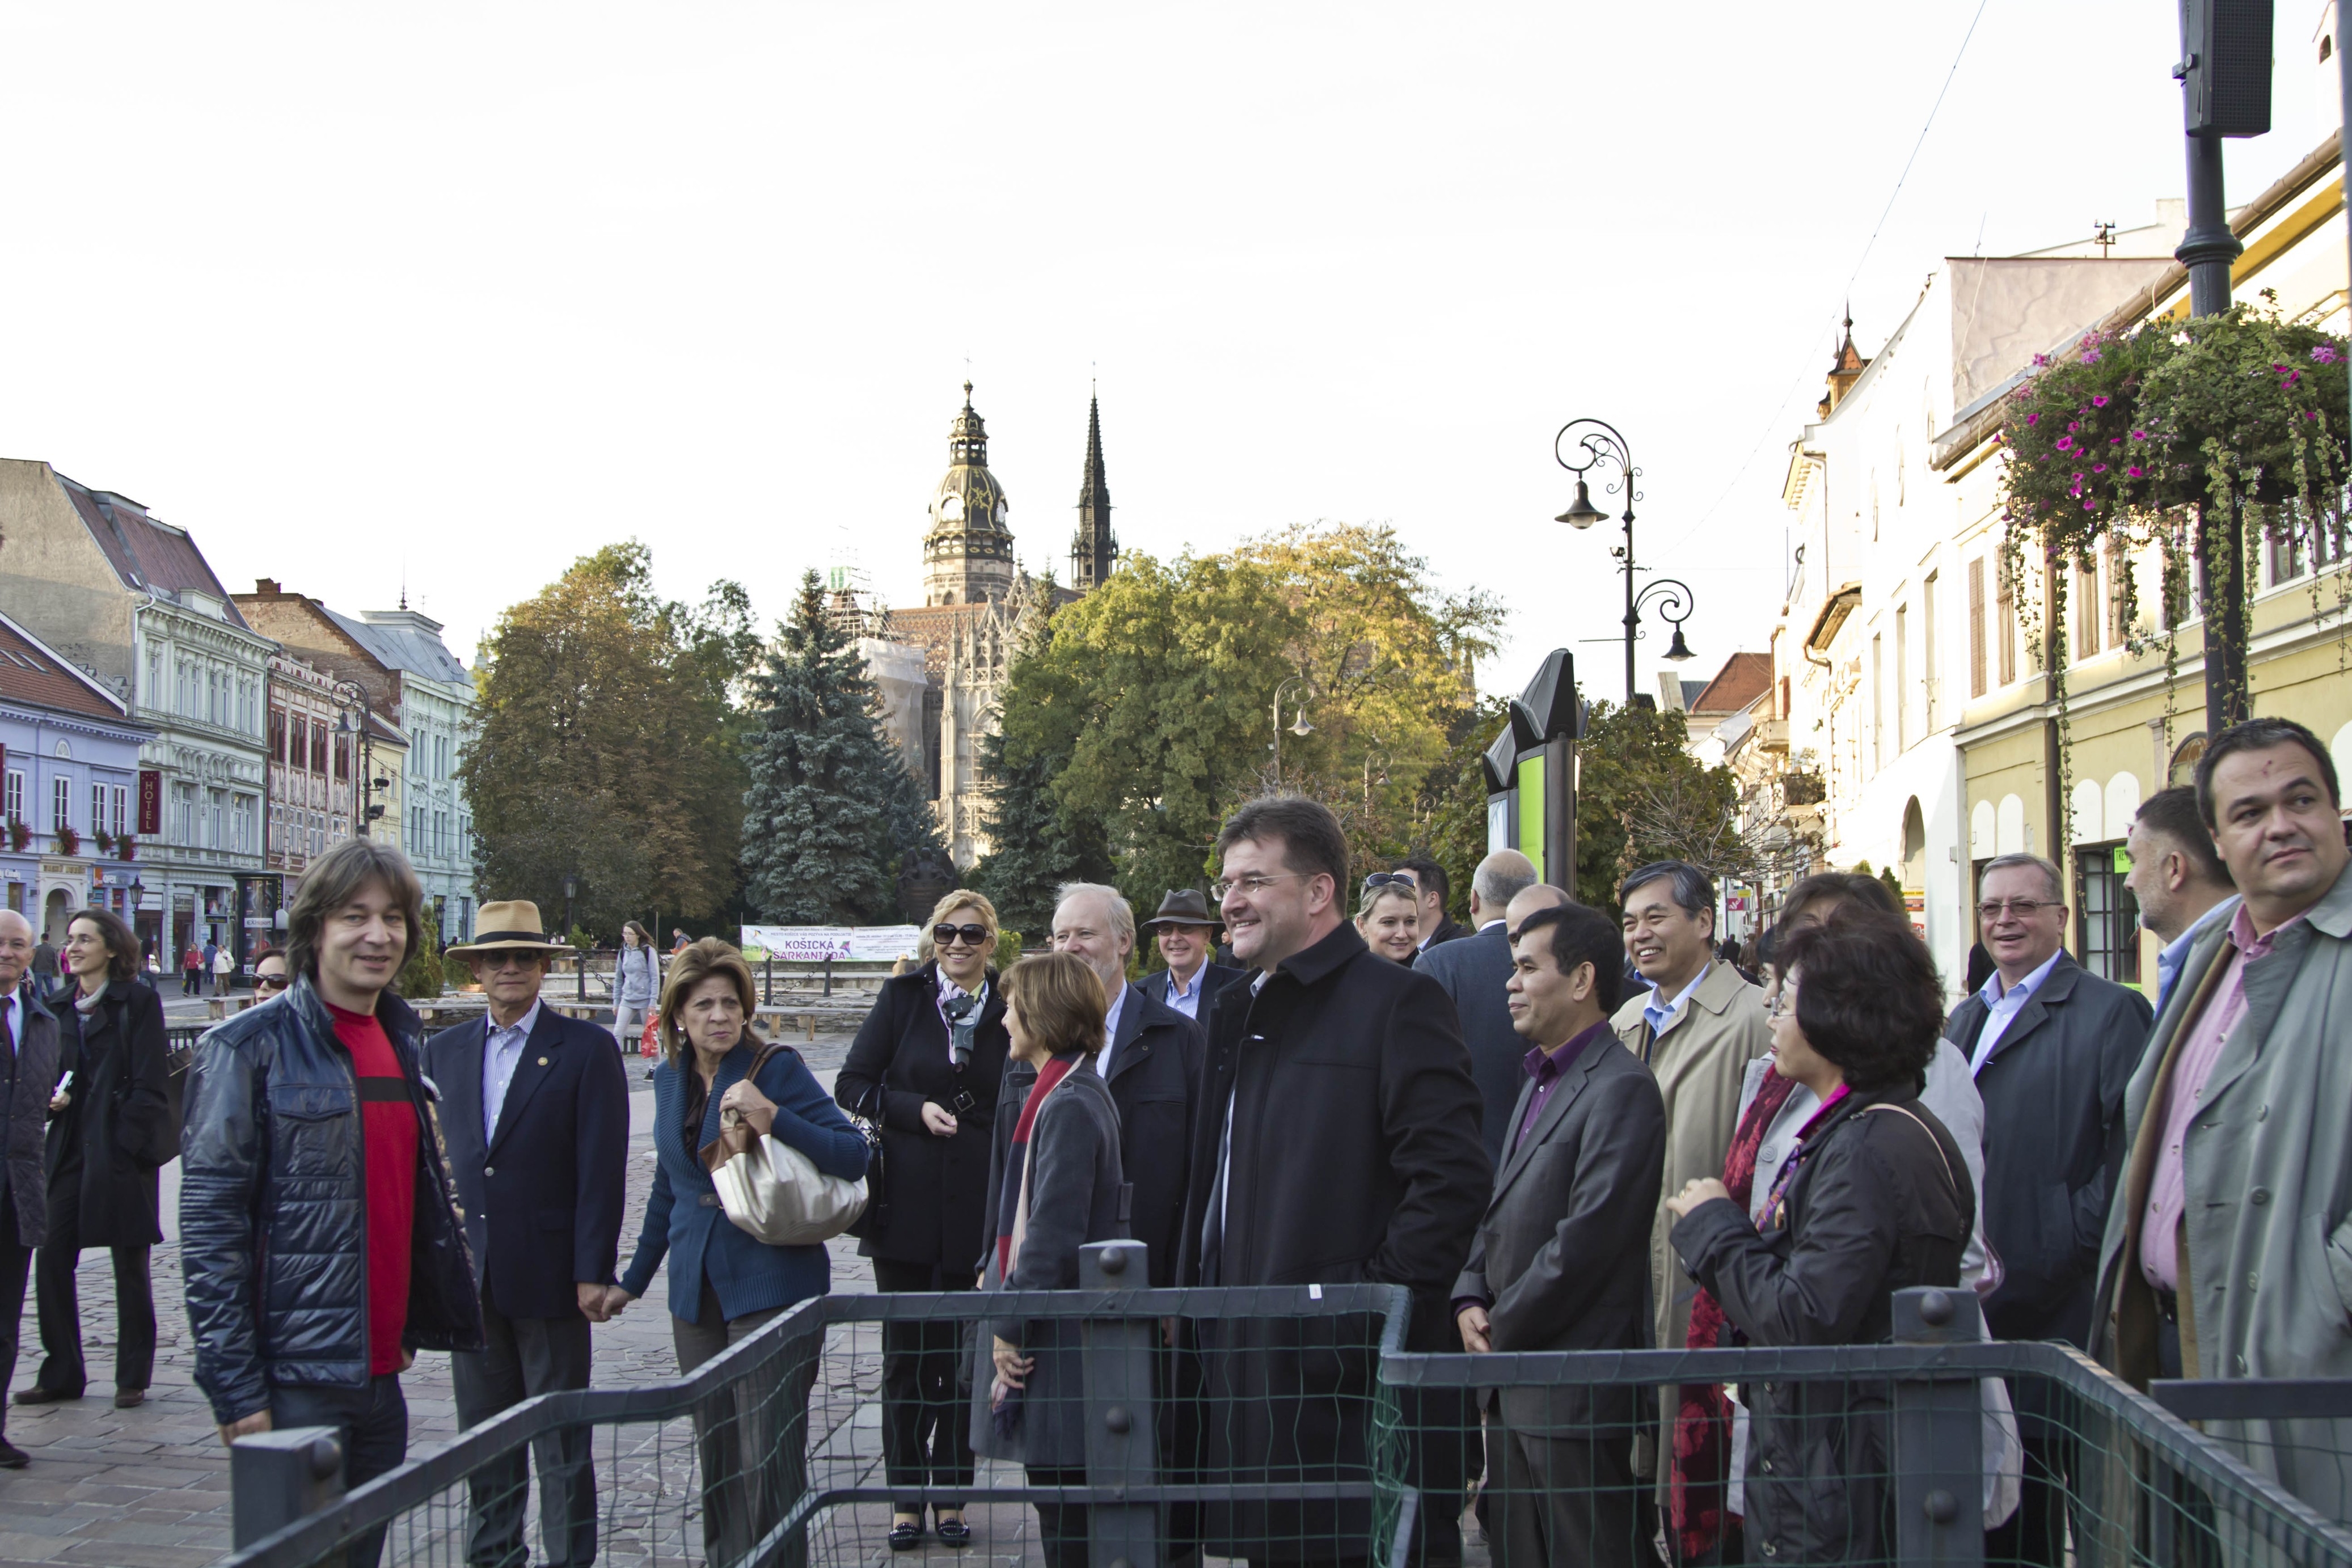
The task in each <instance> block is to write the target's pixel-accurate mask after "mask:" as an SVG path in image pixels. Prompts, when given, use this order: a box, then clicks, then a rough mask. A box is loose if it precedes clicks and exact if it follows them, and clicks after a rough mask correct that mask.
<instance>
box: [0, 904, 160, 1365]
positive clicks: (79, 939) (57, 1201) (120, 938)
mask: <svg viewBox="0 0 2352 1568" xmlns="http://www.w3.org/2000/svg"><path fill="white" fill-rule="evenodd" d="M61 956H62V957H63V959H64V961H65V964H66V967H67V969H68V972H69V973H71V975H72V976H73V977H74V982H75V991H74V995H73V997H72V1000H71V1005H70V1006H63V1005H60V1006H58V1007H56V1008H55V1009H53V1010H54V1011H55V1012H56V1013H57V1014H58V1020H59V1023H60V1025H61V1027H60V1029H59V1030H58V1039H59V1044H60V1046H61V1051H60V1057H61V1059H62V1065H63V1069H64V1071H68V1072H71V1073H72V1074H73V1082H72V1083H71V1084H70V1085H69V1086H68V1089H67V1091H66V1097H67V1103H66V1107H65V1109H64V1110H63V1111H62V1112H60V1113H58V1115H57V1116H56V1117H55V1118H54V1119H53V1120H52V1121H51V1122H50V1123H49V1147H48V1177H49V1234H48V1239H47V1240H46V1241H44V1242H43V1243H42V1244H41V1249H40V1256H39V1259H38V1261H37V1264H36V1265H35V1268H36V1289H37V1292H38V1295H37V1299H38V1302H39V1310H40V1322H41V1348H42V1349H43V1350H44V1351H46V1352H47V1357H46V1359H44V1360H43V1361H42V1363H41V1370H40V1374H39V1375H38V1376H37V1378H36V1379H35V1380H34V1383H33V1385H32V1386H31V1387H30V1388H27V1389H25V1390H24V1391H23V1392H21V1393H19V1394H18V1395H17V1396H16V1403H17V1404H19V1405H46V1404H49V1403H51V1402H53V1401H55V1400H59V1399H79V1398H80V1397H81V1395H82V1388H83V1385H84V1384H85V1383H86V1382H87V1381H88V1371H87V1369H86V1368H85V1367H84V1365H83V1364H82V1354H81V1304H80V1301H79V1299H78V1298H77V1293H76V1291H75V1289H74V1270H75V1266H76V1265H77V1264H78V1263H79V1261H80V1260H81V1249H83V1248H85V1247H104V1248H106V1249H109V1250H110V1251H111V1252H112V1253H113V1254H114V1312H115V1318H116V1336H117V1337H116V1342H115V1343H116V1349H115V1356H114V1403H115V1406H116V1407H117V1408H120V1409H125V1410H127V1409H129V1408H131V1406H134V1405H137V1404H139V1403H140V1402H141V1401H142V1400H143V1399H145V1398H146V1397H147V1384H148V1380H149V1378H150V1376H151V1375H152V1374H153V1372H154V1367H155V1298H154V1292H153V1290H152V1287H151V1286H150V1284H149V1281H148V1272H147V1252H148V1249H150V1248H152V1247H153V1246H154V1245H155V1244H156V1243H158V1242H160V1241H162V1240H163V1228H162V1227H161V1225H160V1224H159V1223H158V1221H159V1218H160V1205H159V1202H158V1195H157V1191H156V1188H157V1182H156V1172H157V1171H158V1170H159V1169H161V1168H162V1166H163V1164H164V1162H166V1161H167V1160H169V1159H171V1158H172V1157H173V1155H176V1154H177V1153H178V1152H179V1150H178V1148H177V1142H178V1139H177V1129H176V1128H174V1127H173V1124H172V1110H171V1099H170V1092H171V1078H170V1071H171V1070H170V1068H169V1066H168V1064H167V1061H166V1056H165V1041H164V1033H163V1000H162V998H159V997H157V996H156V994H155V992H154V989H153V988H152V987H149V986H144V985H142V984H140V983H139V981H138V979H137V976H138V973H139V939H138V938H137V937H136V936H132V935H131V927H130V926H128V925H124V924H123V922H122V918H121V916H120V915H115V914H114V913H113V912H112V911H110V910H105V909H85V910H83V911H82V912H81V913H80V914H79V915H75V916H74V917H73V920H72V922H71V923H70V924H69V925H68V926H67V928H66V943H65V946H64V948H63V950H62V954H61Z"/></svg>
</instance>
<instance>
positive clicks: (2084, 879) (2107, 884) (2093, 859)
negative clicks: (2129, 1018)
mask: <svg viewBox="0 0 2352 1568" xmlns="http://www.w3.org/2000/svg"><path fill="white" fill-rule="evenodd" d="M2130 869H2131V862H2129V861H2128V860H2127V859H2126V857H2125V855H2124V846H2123V841H2121V840H2116V841H2114V842H2111V843H2104V844H2084V845H2082V846H2080V847H2078V848H2077V849H2076V850H2075V851H2074V887H2075V901H2076V902H2077V903H2078V904H2081V905H2082V909H2081V912H2080V913H2079V914H2077V915H2075V917H2074V918H2075V927H2076V929H2075V936H2074V945H2075V948H2076V950H2077V951H2078V952H2080V953H2081V955H2082V965H2083V967H2084V968H2085V969H2088V970H2090V971H2091V973H2093V974H2094V975H2096V976H2098V977H2100V978H2102V979H2107V980H2113V981H2115V982H2116V984H2117V985H2119V986H2136V985H2137V984H2139V901H2138V900H2137V899H2136V898H2134V897H2133V896H2132V895H2131V889H2129V888H2127V887H2126V886H2125V885H2124V877H2125V875H2126V873H2128V872H2129V871H2130Z"/></svg>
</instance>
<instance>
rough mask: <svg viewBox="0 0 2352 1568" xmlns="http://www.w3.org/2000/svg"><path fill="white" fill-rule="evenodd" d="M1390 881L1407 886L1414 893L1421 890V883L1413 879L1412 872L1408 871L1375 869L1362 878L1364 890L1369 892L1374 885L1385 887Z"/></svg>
mask: <svg viewBox="0 0 2352 1568" xmlns="http://www.w3.org/2000/svg"><path fill="white" fill-rule="evenodd" d="M1391 883H1393V884H1395V885H1396V886H1399V887H1409V888H1411V889H1412V891H1413V892H1415V893H1419V892H1420V891H1421V883H1417V882H1415V881H1413V879H1412V873H1411V872H1409V871H1376V872H1374V873H1372V874H1371V875H1370V876H1368V877H1366V878H1365V879H1364V891H1365V892H1366V893H1370V892H1371V891H1372V889H1374V888H1376V887H1387V886H1389V885H1391Z"/></svg>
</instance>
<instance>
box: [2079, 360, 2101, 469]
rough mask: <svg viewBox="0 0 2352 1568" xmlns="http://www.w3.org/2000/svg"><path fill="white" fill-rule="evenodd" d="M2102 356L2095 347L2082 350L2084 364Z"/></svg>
mask: <svg viewBox="0 0 2352 1568" xmlns="http://www.w3.org/2000/svg"><path fill="white" fill-rule="evenodd" d="M2104 358H2105V355H2103V354H2101V353H2100V352H2099V350H2096V349H2085V350H2083V362H2084V364H2086V365H2095V364H2097V363H2098V362H2099V361H2101V360H2102V359H2104ZM2090 504H2091V503H2089V502H2088V501H2085V502H2084V503H2083V505H2084V506H2085V507H2088V506H2089V505H2090Z"/></svg>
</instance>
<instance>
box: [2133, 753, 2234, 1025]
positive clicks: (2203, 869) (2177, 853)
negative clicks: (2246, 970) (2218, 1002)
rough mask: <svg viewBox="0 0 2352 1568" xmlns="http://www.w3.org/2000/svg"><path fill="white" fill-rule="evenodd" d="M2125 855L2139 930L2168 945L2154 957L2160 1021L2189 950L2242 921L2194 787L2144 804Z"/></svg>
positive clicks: (2174, 789)
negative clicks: (2213, 931) (2211, 931)
mask: <svg viewBox="0 0 2352 1568" xmlns="http://www.w3.org/2000/svg"><path fill="white" fill-rule="evenodd" d="M2124 852H2125V853H2126V855H2127V856H2129V857H2130V860H2131V871H2130V872H2129V873H2127V874H2126V876H2125V877H2124V885H2125V886H2126V887H2127V888H2129V889H2131V894H2132V898H2133V900H2134V901H2135V902H2136V903H2137V904H2138V905H2139V923H2140V924H2141V925H2144V926H2146V927H2147V929H2148V930H2150V931H2153V932H2155V933H2156V935H2157V937H2158V940H2159V941H2161V942H2162V943H2163V944H2164V946H2163V948H2162V950H2161V951H2159V952H2158V954H2157V956H2156V1002H2155V1009H2156V1011H2157V1012H2158V1013H2159V1014H2161V1013H2162V1012H2163V1011H2164V1004H2165V1003H2166V1002H2167V1001H2168V1000H2170V999H2171V997H2172V987H2173V983H2174V982H2175V981H2177V980H2179V978H2180V967H2181V966H2182V965H2183V964H2185V963H2187V962H2188V961H2189V948H2191V947H2193V946H2196V944H2197V939H2198V938H2199V937H2200V936H2203V935H2205V932H2206V930H2207V929H2208V928H2209V927H2210V926H2212V925H2216V924H2218V923H2221V922H2226V921H2228V920H2229V919H2230V918H2231V916H2233V915H2236V914H2237V913H2238V889H2237V885H2236V884H2235V883H2232V882H2231V880H2230V868H2229V867H2228V866H2226V865H2223V864H2222V863H2221V854H2220V852H2217V851H2216V850H2215V849H2214V848H2213V835H2212V834H2210V833H2209V832H2207V831H2205V822H2204V819H2203V818H2202V817H2201V816H2200V815H2199V813H2198V809H2197V790H2196V789H2195V788H2194V787H2193V786H2191V785H2188V784H2176V785H2174V786H2173V787H2172V788H2171V789H2159V790H2158V791H2157V792H2156V793H2155V794H2153V795H2150V796H2149V797H2148V798H2147V800H2143V801H2141V802H2140V806H2139V814H2138V815H2137V816H2135V817H2134V818H2133V819H2132V825H2131V831H2130V832H2129V833H2128V834H2127V835H2126V837H2125V839H2124Z"/></svg>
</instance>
